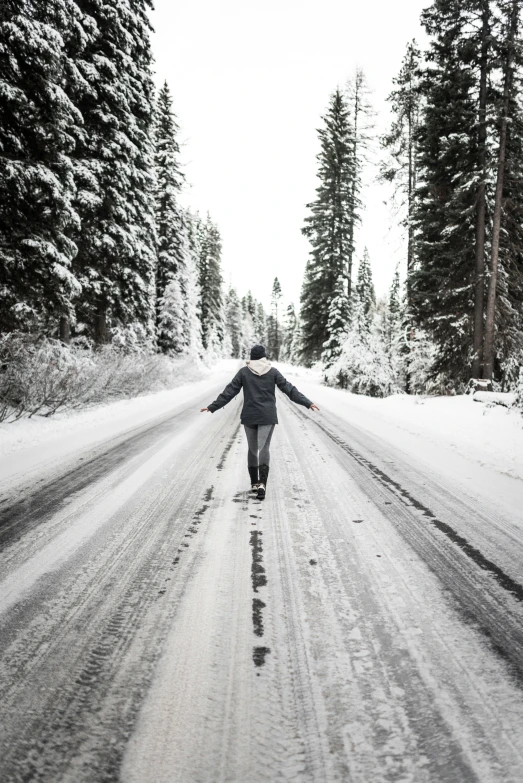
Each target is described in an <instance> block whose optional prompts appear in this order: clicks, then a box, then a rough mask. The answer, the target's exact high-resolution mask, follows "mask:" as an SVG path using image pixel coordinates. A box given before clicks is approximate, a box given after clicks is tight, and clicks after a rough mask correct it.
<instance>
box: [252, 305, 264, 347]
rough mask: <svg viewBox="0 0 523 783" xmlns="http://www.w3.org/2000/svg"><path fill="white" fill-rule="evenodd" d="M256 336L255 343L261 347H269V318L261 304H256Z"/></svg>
mask: <svg viewBox="0 0 523 783" xmlns="http://www.w3.org/2000/svg"><path fill="white" fill-rule="evenodd" d="M254 334H255V341H256V342H257V343H258V344H259V345H265V346H266V345H267V317H266V315H265V310H264V307H263V304H262V303H261V302H258V303H257V304H256V313H255V315H254Z"/></svg>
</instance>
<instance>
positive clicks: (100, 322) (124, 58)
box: [74, 0, 156, 343]
mask: <svg viewBox="0 0 523 783" xmlns="http://www.w3.org/2000/svg"><path fill="white" fill-rule="evenodd" d="M76 3H77V5H78V7H79V9H80V10H81V12H82V13H83V15H84V16H85V17H86V19H88V26H89V29H90V30H91V31H92V32H91V37H90V41H89V46H88V49H87V50H86V53H85V55H84V59H85V61H86V65H85V69H86V76H87V78H86V83H85V89H84V90H83V93H82V94H81V95H79V96H78V108H79V109H80V111H81V114H82V117H83V121H84V126H83V132H82V134H81V136H80V139H79V140H78V142H77V145H76V150H75V173H76V179H77V185H78V195H77V198H76V201H75V204H76V208H77V209H78V212H79V214H80V217H81V220H82V227H81V231H78V233H77V234H76V235H75V241H76V242H77V245H78V248H79V252H78V256H77V257H76V259H75V264H74V268H75V271H76V274H77V275H78V277H79V279H80V281H81V283H82V286H83V293H82V300H81V303H80V305H79V310H80V312H81V315H82V317H83V318H84V319H85V320H86V321H87V323H89V324H91V328H92V330H93V332H94V336H95V339H96V340H97V342H98V343H103V342H105V341H106V340H107V339H108V330H109V327H110V326H111V325H114V324H116V323H121V324H129V323H133V322H134V321H138V322H140V323H142V324H146V326H147V328H148V329H149V331H150V332H152V330H153V326H154V324H153V321H154V300H155V297H154V274H155V267H156V248H155V242H156V237H155V214H154V212H155V210H154V193H155V188H154V166H153V146H152V133H151V124H152V116H153V96H154V87H153V83H152V78H151V63H152V55H151V48H150V41H149V32H150V24H149V21H148V18H147V10H148V8H149V7H150V2H149V0H129V2H128V3H127V4H122V3H120V2H118V0H76Z"/></svg>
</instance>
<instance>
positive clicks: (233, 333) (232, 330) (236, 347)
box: [225, 287, 243, 359]
mask: <svg viewBox="0 0 523 783" xmlns="http://www.w3.org/2000/svg"><path fill="white" fill-rule="evenodd" d="M242 327H243V313H242V306H241V302H240V299H239V297H238V293H237V291H236V289H235V288H232V287H231V288H229V290H228V292H227V296H226V297H225V332H226V335H227V336H228V338H229V341H230V346H231V352H230V355H231V356H232V357H233V358H234V359H239V358H240V357H241V355H242V350H243V345H242Z"/></svg>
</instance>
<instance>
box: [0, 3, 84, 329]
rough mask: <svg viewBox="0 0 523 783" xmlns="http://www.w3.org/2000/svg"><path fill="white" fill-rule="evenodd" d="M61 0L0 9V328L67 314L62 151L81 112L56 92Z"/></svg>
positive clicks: (37, 324)
mask: <svg viewBox="0 0 523 783" xmlns="http://www.w3.org/2000/svg"><path fill="white" fill-rule="evenodd" d="M74 13H75V8H74V6H73V4H72V3H71V2H70V0H25V2H24V3H23V4H21V3H20V2H16V0H4V2H3V3H2V5H1V8H0V314H1V315H0V327H1V328H2V330H11V329H14V328H22V329H28V328H31V329H35V330H39V331H49V330H50V331H51V332H53V331H54V330H55V329H56V327H57V325H58V320H59V319H60V318H62V317H66V318H68V317H70V315H71V312H72V300H73V298H74V296H75V295H76V294H77V293H78V291H79V284H78V281H77V279H76V277H75V276H74V274H73V273H72V271H71V262H72V259H73V258H74V256H75V254H76V246H75V244H74V242H73V241H72V240H71V238H70V237H71V233H72V232H73V230H74V229H75V228H78V227H79V217H78V214H77V211H76V210H75V207H74V205H73V198H74V194H75V184H74V177H73V166H72V164H71V159H70V156H71V153H72V151H73V149H74V145H75V136H76V134H77V132H78V130H77V129H78V127H79V126H80V125H81V123H82V117H81V115H80V113H79V111H78V109H77V108H76V107H75V105H74V104H73V103H72V101H71V100H70V98H69V97H68V95H67V93H66V91H65V89H64V88H65V83H66V76H67V68H66V62H65V55H64V40H66V39H67V38H68V36H69V35H70V28H73V27H74V22H73V19H74Z"/></svg>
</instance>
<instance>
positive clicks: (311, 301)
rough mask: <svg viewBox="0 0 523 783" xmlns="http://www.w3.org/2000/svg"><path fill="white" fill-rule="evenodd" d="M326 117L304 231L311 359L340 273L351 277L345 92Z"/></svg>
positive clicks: (324, 334)
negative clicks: (307, 250) (307, 253)
mask: <svg viewBox="0 0 523 783" xmlns="http://www.w3.org/2000/svg"><path fill="white" fill-rule="evenodd" d="M323 121H324V127H322V128H321V129H320V130H319V131H318V136H319V138H320V144H321V151H320V153H319V155H318V156H317V157H318V162H319V169H318V177H319V180H320V184H319V187H318V188H317V190H316V194H317V195H316V199H315V200H314V201H313V202H312V203H311V204H309V205H308V208H309V209H310V212H311V214H310V215H309V217H307V219H306V223H305V227H304V229H303V233H304V234H305V236H306V237H308V239H309V240H310V243H311V252H310V258H309V261H308V262H307V266H306V269H305V278H304V282H303V289H302V296H301V320H302V333H303V354H304V358H305V360H306V361H307V362H309V363H310V362H313V361H316V360H317V359H319V358H320V355H321V352H322V350H323V344H324V342H325V340H326V339H327V338H328V330H327V326H328V320H329V310H330V303H331V301H332V299H333V298H334V296H336V295H337V287H338V281H339V278H340V276H342V277H344V278H345V279H347V269H348V264H349V259H350V258H351V257H352V252H353V239H352V238H353V232H352V228H351V227H352V226H353V212H354V209H353V206H354V195H353V184H354V177H355V174H356V172H355V166H354V144H353V135H352V127H351V124H350V118H349V108H348V105H347V101H346V98H345V97H344V95H343V93H342V92H341V90H339V89H338V90H336V92H335V93H334V94H333V95H332V97H331V100H330V103H329V106H328V109H327V112H326V114H325V117H324V118H323Z"/></svg>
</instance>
